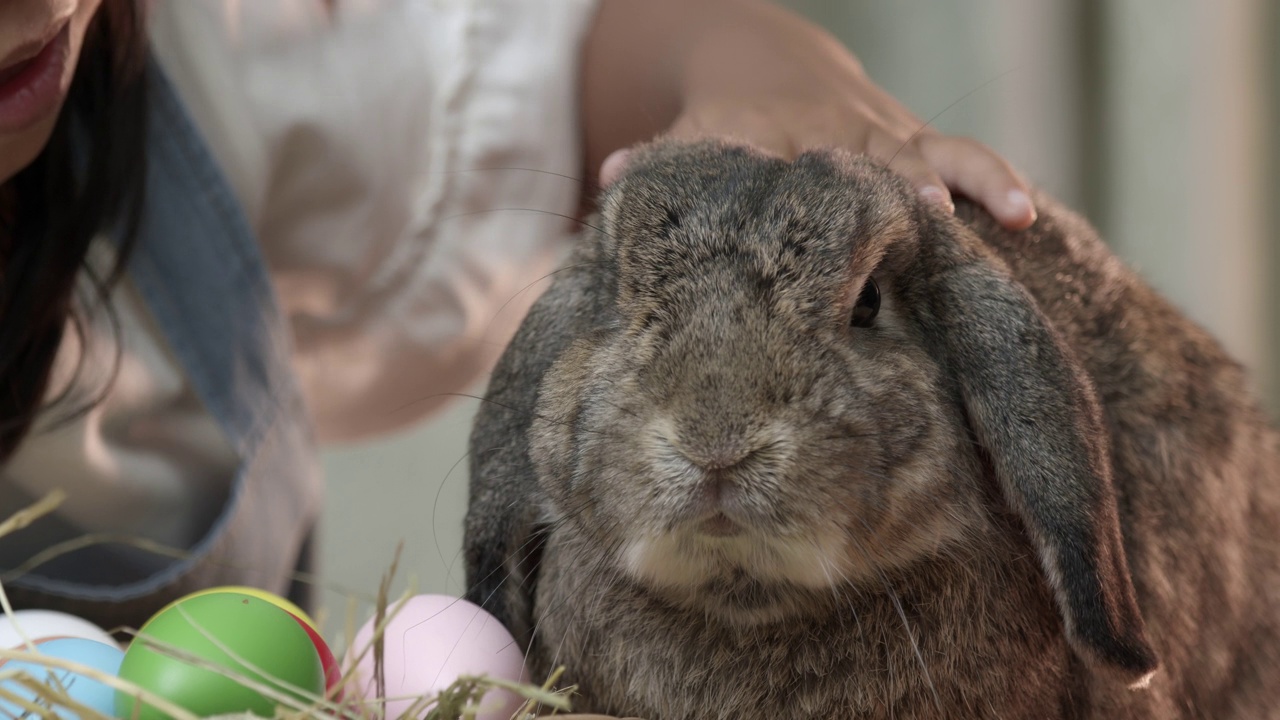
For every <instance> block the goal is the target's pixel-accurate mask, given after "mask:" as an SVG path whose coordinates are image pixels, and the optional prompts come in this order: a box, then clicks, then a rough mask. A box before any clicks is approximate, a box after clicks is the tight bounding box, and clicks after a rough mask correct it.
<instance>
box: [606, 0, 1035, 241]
mask: <svg viewBox="0 0 1280 720" xmlns="http://www.w3.org/2000/svg"><path fill="white" fill-rule="evenodd" d="M585 80H586V86H585V88H584V104H586V105H587V107H586V108H585V113H586V115H585V118H586V120H587V122H586V125H587V127H586V130H587V134H588V162H589V163H590V165H589V167H591V168H597V167H598V168H599V180H600V182H601V183H602V184H608V183H609V182H610V181H611V180H612V179H613V177H615V176H616V175H617V173H618V172H619V171H620V170H621V168H622V167H623V166H624V165H625V162H626V149H625V148H626V147H627V146H629V145H630V144H632V143H634V142H639V141H641V140H644V139H647V138H648V137H651V136H652V135H654V134H657V133H658V132H662V133H664V134H667V135H669V136H674V137H680V138H687V139H696V138H702V137H728V138H732V139H737V140H741V141H743V142H745V143H748V144H750V145H753V146H755V147H757V148H760V149H762V150H764V151H766V152H772V153H775V154H777V155H780V156H782V157H786V158H791V157H794V156H795V155H797V154H799V153H800V152H803V151H804V150H806V149H809V148H814V147H823V146H840V147H845V148H848V149H850V150H853V151H854V152H862V153H866V154H868V155H870V156H871V157H874V158H876V159H878V160H880V161H882V162H884V163H886V164H887V165H888V167H889V168H890V169H892V170H895V171H897V172H898V173H900V174H902V175H903V176H905V177H906V178H907V179H908V180H909V181H911V182H912V184H913V185H914V186H915V187H916V188H917V189H918V190H919V192H920V194H921V195H922V196H923V197H924V198H926V199H928V200H931V201H934V202H938V203H939V204H941V205H943V206H946V207H948V208H950V207H952V200H951V190H955V191H957V192H959V193H961V194H964V195H966V196H969V197H971V198H973V199H974V200H976V201H977V202H979V203H980V204H982V205H983V206H984V207H986V208H987V210H988V211H989V212H991V213H992V215H994V216H995V217H996V219H997V220H998V221H999V222H1000V223H1001V224H1003V225H1005V226H1006V227H1009V228H1011V229H1022V228H1025V227H1027V226H1029V225H1031V224H1032V223H1033V222H1034V221H1035V217H1036V216H1035V209H1034V207H1033V205H1032V203H1031V200H1030V197H1029V195H1028V187H1027V184H1026V182H1025V181H1024V180H1023V179H1022V178H1021V177H1020V176H1019V175H1018V173H1017V172H1016V171H1015V170H1014V169H1013V168H1012V167H1011V166H1010V165H1009V163H1008V162H1006V161H1005V160H1004V159H1003V158H1001V157H1000V156H999V155H998V154H997V153H996V152H994V151H993V150H991V149H990V148H988V147H986V146H985V145H983V144H981V143H979V142H977V141H975V140H972V139H969V138H963V137H956V136H949V135H944V134H942V133H939V132H937V131H935V130H934V129H933V128H931V127H929V126H927V125H925V123H924V122H922V121H921V120H920V119H919V118H917V117H916V116H915V115H913V114H912V113H911V112H910V111H909V110H907V109H906V108H905V107H904V106H903V105H902V104H901V103H899V102H898V101H897V100H895V99H894V98H893V97H891V96H890V95H889V94H888V93H886V92H885V91H884V90H883V89H882V88H880V87H879V86H878V85H876V84H875V83H874V82H872V81H871V79H870V78H869V77H867V75H866V73H865V72H864V71H863V68H862V66H861V64H860V63H858V61H857V60H856V59H855V58H854V57H853V56H852V55H851V54H850V53H849V52H848V51H847V50H846V49H845V48H844V47H843V46H841V45H840V44H839V43H838V42H837V41H836V40H835V39H834V38H832V37H831V36H830V35H828V34H827V33H825V32H823V31H822V30H821V29H819V28H817V27H816V26H814V25H812V24H810V23H808V22H806V21H804V20H802V19H800V18H799V17H797V16H795V15H794V14H792V13H790V12H788V11H785V10H783V9H781V8H779V7H776V6H773V5H770V4H768V3H765V2H758V1H756V0H699V1H698V2H683V1H682V0H604V3H603V4H602V6H601V8H600V17H599V18H598V20H597V24H596V27H595V28H594V30H593V33H592V36H591V37H590V38H589V39H588V63H587V65H586V78H585ZM628 91H630V92H628ZM593 102H594V103H596V104H597V105H605V107H603V108H593V107H591V106H590V104H591V103H593ZM611 102H612V103H615V104H617V105H620V106H621V107H608V105H609V104H610V103H611ZM636 102H643V103H646V107H647V109H648V110H649V112H647V113H645V112H640V113H637V112H635V111H634V109H633V108H634V104H635V103H636ZM600 116H604V117H603V118H601V119H602V120H603V121H604V122H609V123H611V125H612V127H610V128H607V129H600V128H593V127H592V123H591V120H592V119H593V118H595V117H600ZM663 120H665V121H667V122H666V125H665V126H662V125H661V123H662V121H663ZM646 123H647V125H646ZM655 123H656V124H658V125H659V126H658V127H653V125H654V124H655ZM593 139H594V140H595V142H594V143H593V142H592V140H593Z"/></svg>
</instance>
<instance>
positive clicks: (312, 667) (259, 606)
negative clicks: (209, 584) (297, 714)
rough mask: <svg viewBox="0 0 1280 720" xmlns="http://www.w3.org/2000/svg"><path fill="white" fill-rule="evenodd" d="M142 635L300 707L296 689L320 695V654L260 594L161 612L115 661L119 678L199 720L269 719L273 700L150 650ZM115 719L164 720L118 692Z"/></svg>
mask: <svg viewBox="0 0 1280 720" xmlns="http://www.w3.org/2000/svg"><path fill="white" fill-rule="evenodd" d="M202 631H203V632H202ZM206 633H207V634H208V636H206ZM209 636H212V638H214V639H216V641H217V643H216V644H215V642H214V641H213V640H211V639H210V637H209ZM146 637H150V638H154V639H155V640H156V641H157V642H160V643H164V644H165V645H168V646H173V647H175V648H179V649H181V650H183V651H185V652H187V653H190V654H191V655H194V656H197V657H199V658H202V659H203V660H206V661H208V662H210V663H213V664H216V665H217V666H219V667H220V668H228V669H230V670H232V671H234V672H236V673H237V674H240V675H243V676H245V677H248V678H252V679H253V680H254V681H255V682H258V683H262V684H264V685H266V686H268V687H271V688H274V689H276V690H279V691H280V692H283V693H286V694H288V695H292V696H294V697H298V698H299V699H302V700H303V702H304V703H307V700H306V699H305V698H303V696H302V695H300V694H299V693H298V692H297V691H296V690H294V688H297V689H298V690H301V691H305V692H307V693H312V694H315V695H322V694H323V693H324V671H323V669H322V667H321V664H320V655H319V653H317V652H316V648H315V645H314V643H312V642H311V638H310V636H308V635H307V631H306V630H304V629H303V627H302V625H301V624H300V623H299V622H298V621H297V620H295V619H294V618H293V617H292V616H290V615H289V613H287V612H285V611H284V610H282V609H280V608H279V607H278V606H276V605H275V604H273V603H271V602H268V601H266V600H263V599H261V598H258V597H253V596H250V595H245V594H242V593H234V592H225V593H214V594H208V595H195V596H190V597H188V598H186V599H184V600H180V601H178V602H176V603H174V604H173V605H171V606H169V607H167V608H165V609H164V610H162V611H160V612H159V613H158V614H157V615H155V616H154V617H152V618H151V619H150V620H148V621H147V623H146V625H144V626H143V627H142V629H141V630H140V631H139V637H138V638H137V639H135V640H134V641H133V642H132V643H131V644H130V646H129V649H128V650H127V651H126V652H125V655H124V660H123V661H122V662H121V664H120V678H121V679H123V680H127V681H129V682H131V683H134V684H135V685H138V686H139V687H142V688H145V689H147V690H149V691H151V692H153V693H155V694H157V695H159V696H161V697H163V698H165V699H167V700H170V701H171V702H173V703H174V704H175V705H178V706H180V707H183V708H186V709H187V710H190V711H191V712H193V713H195V714H196V715H198V716H201V717H208V716H210V715H222V714H228V713H243V712H252V713H254V714H256V715H259V716H262V717H268V718H269V717H272V716H274V715H275V707H276V703H275V702H274V701H273V700H271V699H270V698H268V697H266V696H264V695H262V694H261V693H259V692H258V691H256V690H253V689H251V688H249V687H246V686H244V685H241V684H240V682H238V681H237V680H233V679H231V678H229V677H227V676H225V675H223V674H220V673H219V672H217V671H215V670H212V669H205V668H201V667H197V666H195V665H193V664H191V663H188V662H185V661H183V660H179V659H177V658H174V657H172V656H170V655H168V654H165V652H164V651H163V650H161V649H159V648H153V647H148V646H147V643H146V641H145V640H144V639H143V638H146ZM219 644H220V645H222V646H223V647H225V648H226V650H228V651H230V654H229V653H228V652H226V651H224V650H223V649H221V648H219V647H218V645H219ZM232 655H235V656H237V657H238V658H240V659H241V660H243V661H244V664H242V663H241V662H239V661H237V660H235V659H233V657H232ZM246 664H247V665H248V666H249V667H247V666H246ZM251 668H252V669H251ZM139 705H140V707H138V706H139ZM135 712H136V713H137V714H136V715H135ZM116 714H117V717H124V718H137V720H167V719H168V718H169V715H168V714H167V713H164V712H162V711H160V710H159V709H157V708H155V707H154V706H152V705H149V704H147V703H145V702H142V703H140V702H139V701H138V699H137V698H135V697H134V696H132V695H129V694H126V693H121V692H117V693H116Z"/></svg>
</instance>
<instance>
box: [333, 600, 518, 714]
mask: <svg viewBox="0 0 1280 720" xmlns="http://www.w3.org/2000/svg"><path fill="white" fill-rule="evenodd" d="M392 612H395V616H394V617H393V618H392V619H391V620H390V622H388V623H387V626H386V628H385V630H384V631H383V635H382V641H383V677H384V680H385V683H386V688H385V690H386V696H385V697H386V698H388V700H387V703H386V717H388V718H394V717H398V716H400V715H401V714H403V713H404V712H405V711H407V710H408V709H409V708H410V707H411V706H412V705H414V703H415V702H416V701H417V699H418V698H421V697H424V696H431V697H433V696H435V695H437V694H439V692H440V691H441V690H443V689H445V688H447V687H449V686H450V685H452V684H453V682H454V681H455V680H457V679H458V677H459V676H462V675H472V676H480V675H487V676H489V677H494V678H503V679H506V680H511V681H513V682H525V681H526V674H525V668H524V656H523V654H522V653H521V652H520V648H519V646H517V645H516V642H515V640H514V639H513V638H512V637H511V633H510V632H508V631H507V629H506V628H505V627H503V626H502V623H500V622H498V620H497V618H495V617H493V616H492V615H490V614H489V613H488V612H486V611H485V610H484V609H483V608H480V607H479V606H477V605H474V604H472V603H469V602H467V601H466V600H462V599H460V598H454V597H449V596H446V595H417V596H415V597H412V598H409V599H408V600H407V601H406V602H405V603H404V604H403V606H401V607H400V608H399V610H398V611H397V610H396V606H395V605H394V604H393V605H391V606H390V607H388V608H387V613H388V614H390V613H392ZM375 629H376V627H375V619H370V620H369V621H368V622H367V623H365V625H364V627H363V628H361V629H360V631H359V632H358V633H356V637H355V639H354V640H353V641H352V643H351V649H350V650H349V651H348V655H349V661H354V660H355V658H356V657H358V656H359V654H360V653H361V652H364V651H366V650H367V652H364V657H362V658H360V660H359V663H358V664H357V665H356V669H355V676H354V678H353V680H352V686H351V690H352V694H355V695H359V696H360V697H361V698H362V699H364V700H366V701H368V700H375V699H377V695H378V691H377V688H376V687H375V683H374V677H373V664H374V663H373V650H372V648H371V646H372V644H373V634H374V631H375ZM522 703H523V700H522V699H521V698H520V697H519V696H518V695H516V694H515V693H513V692H511V691H508V690H504V689H501V688H495V689H493V690H490V691H489V692H488V693H486V694H485V696H484V698H483V699H482V700H481V702H480V712H479V713H478V714H477V715H476V718H477V719H478V720H508V719H509V718H510V717H511V716H512V715H514V714H515V712H516V711H517V710H519V708H520V706H521V704H522Z"/></svg>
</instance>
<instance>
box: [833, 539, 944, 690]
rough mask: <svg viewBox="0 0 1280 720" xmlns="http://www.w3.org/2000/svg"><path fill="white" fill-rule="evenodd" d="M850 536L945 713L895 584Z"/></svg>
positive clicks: (859, 542) (857, 540)
mask: <svg viewBox="0 0 1280 720" xmlns="http://www.w3.org/2000/svg"><path fill="white" fill-rule="evenodd" d="M858 521H859V522H861V523H862V525H863V527H865V528H866V530H867V533H868V534H872V533H871V528H870V526H868V525H867V524H866V521H864V520H863V519H862V518H861V517H859V518H858ZM848 537H849V539H850V540H851V541H852V542H853V546H854V547H855V548H856V549H857V550H858V552H859V553H861V554H862V556H863V558H864V559H865V561H866V563H867V565H868V566H870V567H873V568H875V571H876V574H877V575H878V576H879V577H880V583H881V584H882V585H883V586H884V589H885V592H886V593H888V595H889V601H890V602H892V603H893V607H894V609H895V610H897V611H898V617H899V618H901V619H902V629H903V630H904V631H906V633H907V639H908V640H910V641H911V651H912V652H913V653H914V654H915V656H916V662H917V663H919V665H920V672H922V673H923V674H924V680H925V683H927V684H928V686H929V692H930V693H932V695H933V702H934V704H935V705H936V706H937V708H938V712H939V713H943V710H942V698H940V697H939V696H938V689H937V688H936V687H935V686H934V684H933V677H932V676H930V674H929V666H928V663H926V662H925V660H924V655H923V654H922V653H921V652H920V643H919V642H917V641H916V636H915V633H913V632H912V631H911V623H910V621H908V620H907V613H906V611H905V610H903V608H902V600H901V599H900V598H899V597H898V593H897V592H896V591H895V590H894V589H893V585H892V584H891V583H890V582H889V578H888V577H887V576H885V574H884V570H882V569H881V568H880V566H879V565H877V564H875V563H873V562H872V561H871V556H870V555H869V554H868V553H867V551H866V548H865V547H863V545H862V541H861V540H859V539H858V536H857V535H855V534H853V533H850V534H849V535H848Z"/></svg>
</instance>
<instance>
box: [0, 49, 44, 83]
mask: <svg viewBox="0 0 1280 720" xmlns="http://www.w3.org/2000/svg"><path fill="white" fill-rule="evenodd" d="M38 58H39V56H38V55H37V56H36V57H31V58H28V59H26V60H20V61H18V62H17V63H14V64H13V65H10V66H9V67H6V68H0V87H4V86H5V85H7V84H8V83H9V81H10V80H12V79H14V78H16V77H18V76H19V75H21V74H22V73H23V72H25V71H26V70H29V69H30V68H31V66H32V65H35V63H36V60H37V59H38Z"/></svg>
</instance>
